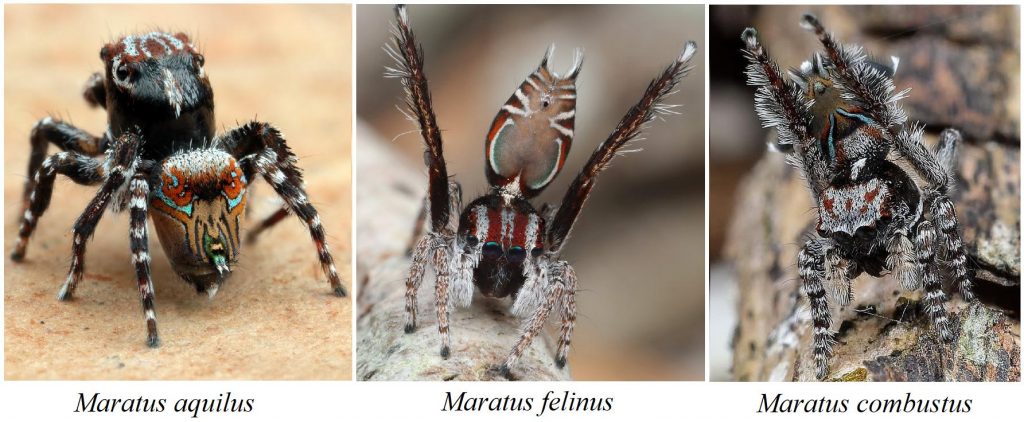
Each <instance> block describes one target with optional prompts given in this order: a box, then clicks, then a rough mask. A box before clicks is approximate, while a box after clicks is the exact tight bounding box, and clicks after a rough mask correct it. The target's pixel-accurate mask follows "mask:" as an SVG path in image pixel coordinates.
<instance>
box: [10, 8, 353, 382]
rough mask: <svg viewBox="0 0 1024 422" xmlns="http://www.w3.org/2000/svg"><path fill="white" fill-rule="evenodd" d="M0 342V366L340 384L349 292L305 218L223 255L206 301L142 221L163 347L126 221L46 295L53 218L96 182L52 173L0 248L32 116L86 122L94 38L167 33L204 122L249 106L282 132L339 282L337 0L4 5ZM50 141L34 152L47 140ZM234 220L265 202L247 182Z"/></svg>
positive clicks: (60, 248)
mask: <svg viewBox="0 0 1024 422" xmlns="http://www.w3.org/2000/svg"><path fill="white" fill-rule="evenodd" d="M4 10H5V57H4V58H5V69H4V71H5V81H4V86H5V89H6V97H5V98H4V102H5V107H4V110H5V114H4V118H5V122H6V124H5V127H4V175H3V176H4V200H5V205H4V246H5V247H4V256H3V260H4V268H5V271H4V303H5V310H4V321H5V332H4V350H5V369H6V372H5V374H4V375H5V378H7V379H39V378H46V379H351V341H352V337H351V303H352V302H351V298H336V297H334V296H333V295H332V294H330V288H329V286H328V284H327V282H326V280H325V278H324V275H323V274H322V273H321V270H320V267H319V265H318V262H317V259H316V252H315V248H314V247H313V243H312V241H311V240H310V239H309V234H308V231H307V230H306V229H305V226H304V225H303V224H302V223H301V222H299V220H297V219H294V218H289V219H288V220H286V221H283V222H281V223H280V224H279V225H278V226H277V227H275V228H274V229H273V230H271V231H269V232H266V233H264V234H263V235H262V238H261V239H260V241H259V242H258V243H257V244H255V245H247V246H246V247H245V248H244V249H243V250H242V253H241V256H240V258H239V263H238V266H237V267H236V269H235V274H234V276H233V278H232V279H231V280H230V281H229V282H228V283H227V285H226V286H225V287H224V288H222V289H221V290H220V292H219V293H218V294H217V296H216V298H214V300H208V299H207V298H206V296H205V295H203V296H199V295H196V293H195V290H193V289H192V288H191V287H190V286H189V285H187V284H186V283H185V282H183V281H182V280H180V279H179V278H178V277H177V275H175V273H174V272H173V270H172V269H171V268H170V264H169V263H168V261H167V259H166V257H165V256H164V253H163V250H162V249H161V247H160V246H159V244H158V240H156V235H155V232H153V231H152V225H150V228H151V230H150V253H151V254H152V255H153V261H152V272H153V279H154V284H155V286H156V311H157V321H158V324H159V328H160V335H161V338H162V341H163V345H162V346H161V347H160V348H158V349H149V348H147V347H146V346H145V342H144V340H145V332H146V331H145V322H144V320H143V316H142V312H140V309H141V307H140V304H139V298H138V290H137V288H136V283H135V276H134V274H135V273H134V270H133V269H132V266H131V262H130V252H129V248H128V219H127V217H126V216H125V215H123V214H122V215H111V214H109V213H108V214H107V215H106V216H105V217H104V219H103V220H102V222H101V223H100V224H99V227H98V228H97V230H96V235H95V236H94V237H93V239H92V241H91V243H90V244H89V248H88V255H87V257H86V275H85V279H84V280H83V282H82V284H81V285H80V286H79V288H78V290H77V292H76V296H75V298H74V300H72V301H70V302H68V303H61V302H58V301H57V300H56V298H55V297H56V293H57V290H58V289H59V288H60V286H61V283H63V281H64V278H65V274H66V272H67V268H68V267H67V266H68V263H69V262H70V260H69V254H70V250H71V236H70V233H71V227H72V225H73V223H74V220H75V218H76V217H77V216H78V215H79V213H81V211H82V210H83V209H84V208H85V205H86V203H87V202H88V200H89V199H90V198H91V197H92V196H93V195H94V194H95V192H96V188H94V187H82V186H78V185H75V184H74V183H72V182H69V181H67V180H66V179H64V178H61V177H58V179H57V180H58V182H57V184H56V186H55V189H54V201H53V204H52V205H51V207H50V209H49V211H48V212H47V213H46V214H45V215H44V216H43V217H42V219H41V221H40V224H39V227H38V229H37V231H36V234H35V236H34V237H33V238H32V241H31V243H30V245H29V250H28V256H27V260H26V261H25V262H24V263H17V264H16V263H13V262H11V261H10V260H9V258H8V255H9V254H10V251H11V248H12V247H13V245H14V241H15V237H16V235H17V230H18V216H19V213H20V209H19V208H20V206H21V201H20V196H21V194H22V192H21V190H22V183H23V181H24V179H25V177H26V175H25V174H24V173H25V167H26V162H27V158H28V150H29V148H28V147H29V142H28V135H29V131H30V129H31V127H32V125H33V124H35V122H36V121H37V120H38V119H40V118H42V117H45V116H47V115H53V116H58V117H60V118H63V119H66V120H68V121H70V122H73V123H74V124H76V125H78V126H79V127H81V128H83V129H85V130H88V131H89V132H91V133H94V134H99V133H102V132H103V130H105V121H106V118H105V114H104V112H103V111H102V110H94V109H89V108H88V107H87V106H86V103H85V102H84V101H83V100H82V94H81V91H82V86H83V84H84V82H85V80H86V78H87V77H88V76H89V75H90V74H91V73H92V72H96V71H102V63H101V62H100V60H99V59H98V56H99V50H100V48H101V47H102V46H103V45H104V43H107V42H110V41H112V40H114V39H115V38H118V37H119V36H120V35H123V34H126V33H134V32H141V31H150V30H154V29H157V28H159V29H163V30H170V31H185V32H187V33H188V34H189V35H190V36H191V37H192V39H193V41H194V43H195V44H196V46H197V47H198V48H199V49H200V50H201V51H202V52H203V53H204V54H205V55H206V72H207V73H208V75H209V76H210V81H211V83H212V84H213V88H214V92H215V99H216V118H217V122H218V132H220V131H222V130H224V129H230V128H233V127H235V126H236V124H238V123H242V122H245V121H247V120H251V119H259V120H262V121H267V122H270V123H272V124H274V125H276V126H277V127H278V128H279V129H281V130H282V131H283V133H284V134H285V136H286V137H287V139H288V143H289V145H290V146H291V147H292V149H293V150H294V151H295V153H296V155H298V157H299V164H300V166H301V167H302V168H303V169H304V170H305V174H306V183H307V188H308V190H309V194H310V198H311V201H312V202H313V204H314V205H316V206H317V209H318V210H319V211H320V213H321V216H322V219H323V224H324V226H325V228H326V230H327V234H328V240H329V242H330V245H331V247H332V250H333V252H334V258H335V260H336V261H337V267H338V271H339V272H340V273H341V274H342V277H343V279H344V282H345V284H346V285H348V286H351V276H350V274H351V265H350V262H349V261H350V256H351V255H350V254H351V249H350V244H349V243H350V238H351V227H350V221H351V203H350V201H351V200H350V198H351V161H350V149H351V148H350V145H351V144H350V139H349V138H350V134H351V112H350V110H351V108H350V107H351V63H350V62H351V16H350V7H349V6H347V5H323V6H279V5H267V6H263V5H260V6H254V5H241V6H225V5H173V6H162V5H146V6H131V5H103V6H77V5H74V6H72V5H59V6H49V5H45V6H44V5H6V6H5V7H4ZM55 151H57V148H56V147H52V146H51V147H50V152H51V153H52V152H55ZM253 189H254V192H255V195H253V196H251V197H250V206H251V210H252V211H251V213H250V220H249V222H248V225H249V227H252V225H253V224H254V223H255V222H256V221H258V220H259V219H260V218H262V217H264V216H267V215H269V214H270V213H271V212H273V211H274V210H275V209H276V207H277V206H278V204H279V201H278V200H277V197H276V194H274V192H273V190H272V189H270V187H269V186H268V185H267V184H266V183H265V182H264V181H262V180H261V181H260V182H257V183H254V184H253Z"/></svg>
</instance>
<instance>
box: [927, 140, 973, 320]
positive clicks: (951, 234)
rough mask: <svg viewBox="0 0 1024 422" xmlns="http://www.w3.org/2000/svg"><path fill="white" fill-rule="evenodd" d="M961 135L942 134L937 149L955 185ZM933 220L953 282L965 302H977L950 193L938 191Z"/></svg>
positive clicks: (934, 202) (933, 202)
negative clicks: (955, 170)
mask: <svg viewBox="0 0 1024 422" xmlns="http://www.w3.org/2000/svg"><path fill="white" fill-rule="evenodd" d="M960 140H961V138H960V132H957V131H955V130H952V129H946V130H944V131H942V133H941V134H940V135H939V143H938V144H937V145H936V148H935V156H936V157H937V161H938V162H939V163H940V164H941V165H942V167H943V168H944V169H945V170H946V174H948V175H949V178H950V180H951V181H950V185H952V183H953V182H952V180H953V174H954V173H953V171H954V168H955V166H956V160H957V149H958V146H959V144H960ZM931 214H932V219H933V220H935V224H936V225H937V226H938V228H939V239H940V242H939V243H940V244H941V245H942V247H941V249H940V250H942V251H943V252H944V255H943V258H944V259H942V260H941V261H942V262H943V264H944V265H945V266H946V268H947V269H948V270H949V273H950V274H952V275H953V283H954V285H956V287H957V290H959V291H960V296H961V297H963V298H964V300H973V299H974V292H973V291H972V290H973V289H972V284H971V277H970V275H969V273H968V270H967V252H966V251H965V250H964V240H963V238H962V237H961V236H960V223H959V221H957V218H956V211H954V208H953V201H952V200H950V198H949V196H948V194H946V193H943V192H936V193H935V196H934V198H933V199H932V200H931Z"/></svg>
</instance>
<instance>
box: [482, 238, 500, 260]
mask: <svg viewBox="0 0 1024 422" xmlns="http://www.w3.org/2000/svg"><path fill="white" fill-rule="evenodd" d="M483 252H484V258H488V259H495V258H497V257H499V256H501V245H499V244H498V242H487V243H484V251H483Z"/></svg>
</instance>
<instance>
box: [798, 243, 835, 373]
mask: <svg viewBox="0 0 1024 422" xmlns="http://www.w3.org/2000/svg"><path fill="white" fill-rule="evenodd" d="M826 248H827V244H826V240H825V239H821V238H818V239H813V240H809V241H808V242H807V243H806V244H804V248H803V249H802V250H801V251H800V255H799V257H798V258H797V265H798V266H799V270H800V279H801V280H803V286H804V294H806V295H807V299H808V300H809V302H810V305H811V319H812V320H813V322H814V333H813V338H812V347H813V353H814V366H815V371H816V372H815V375H816V376H817V377H818V379H824V378H825V377H826V376H828V362H829V358H830V357H831V356H832V345H833V343H835V339H833V338H832V315H831V314H830V312H829V309H828V300H827V299H826V298H825V289H824V287H823V286H822V281H823V279H824V278H825V249H826Z"/></svg>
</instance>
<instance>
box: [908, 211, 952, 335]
mask: <svg viewBox="0 0 1024 422" xmlns="http://www.w3.org/2000/svg"><path fill="white" fill-rule="evenodd" d="M915 243H916V244H917V266H918V273H920V274H921V279H922V282H923V283H924V291H925V293H924V304H925V312H927V313H928V316H929V317H930V318H931V320H932V325H934V326H935V329H936V330H937V331H938V332H939V336H940V337H941V338H942V340H943V341H947V342H948V341H952V340H953V331H952V330H951V329H950V327H949V317H947V316H946V308H945V303H946V292H944V291H943V290H942V282H941V281H940V280H939V279H938V277H936V276H935V227H934V226H932V223H931V222H930V221H928V220H923V221H921V223H920V224H918V227H917V238H916V239H915Z"/></svg>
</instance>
